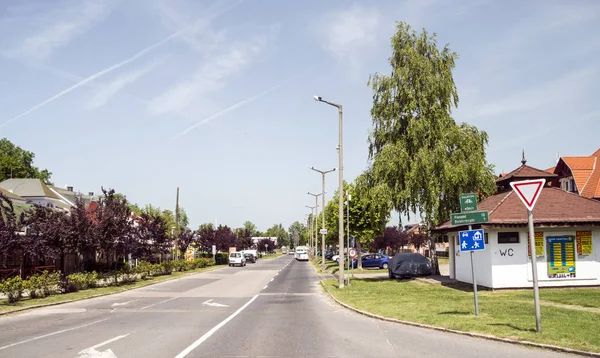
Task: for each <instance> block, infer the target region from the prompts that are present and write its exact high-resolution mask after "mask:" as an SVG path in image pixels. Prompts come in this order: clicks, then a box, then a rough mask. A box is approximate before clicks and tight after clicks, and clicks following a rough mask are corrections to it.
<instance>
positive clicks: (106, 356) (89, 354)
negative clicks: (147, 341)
mask: <svg viewBox="0 0 600 358" xmlns="http://www.w3.org/2000/svg"><path fill="white" fill-rule="evenodd" d="M129 334H130V333H127V334H123V335H121V336H116V337H114V338H111V339H109V340H107V341H104V342H102V343H98V344H96V345H94V346H91V347H90V348H86V349H84V350H82V351H80V352H79V353H78V354H79V357H80V358H83V357H85V358H96V357H102V358H113V357H114V358H117V356H116V355H115V353H113V351H112V350H111V349H107V350H105V351H102V352H100V351H97V350H96V348H99V347H102V346H104V345H107V344H109V343H112V342H114V341H118V340H119V339H121V338H125V337H127V336H128V335H129Z"/></svg>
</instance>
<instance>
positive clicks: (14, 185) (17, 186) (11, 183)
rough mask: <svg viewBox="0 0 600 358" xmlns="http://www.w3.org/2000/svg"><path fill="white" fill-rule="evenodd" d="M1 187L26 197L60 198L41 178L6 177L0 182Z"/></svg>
mask: <svg viewBox="0 0 600 358" xmlns="http://www.w3.org/2000/svg"><path fill="white" fill-rule="evenodd" d="M0 188H2V189H6V190H8V191H10V192H11V193H13V194H17V195H19V196H22V197H24V198H27V197H33V196H35V197H46V198H52V199H57V200H59V199H60V198H59V197H58V195H56V194H55V193H53V192H52V191H51V190H50V189H49V188H48V186H47V185H46V184H44V182H43V181H41V180H40V179H14V178H12V179H6V180H5V181H3V182H2V183H0Z"/></svg>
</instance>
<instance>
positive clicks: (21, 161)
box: [0, 138, 52, 184]
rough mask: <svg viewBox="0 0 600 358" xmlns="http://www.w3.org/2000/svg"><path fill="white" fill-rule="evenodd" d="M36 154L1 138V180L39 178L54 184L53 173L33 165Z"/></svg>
mask: <svg viewBox="0 0 600 358" xmlns="http://www.w3.org/2000/svg"><path fill="white" fill-rule="evenodd" d="M34 158H35V154H33V153H32V152H29V151H26V150H24V149H22V148H21V147H19V146H16V145H14V144H13V143H11V142H10V141H9V140H8V139H6V138H2V139H0V182H2V181H4V180H6V179H9V178H37V179H41V180H42V181H43V182H44V183H46V184H52V182H50V177H51V176H52V173H50V172H49V171H48V170H46V169H43V170H40V169H39V168H38V167H36V166H34V165H33V160H34Z"/></svg>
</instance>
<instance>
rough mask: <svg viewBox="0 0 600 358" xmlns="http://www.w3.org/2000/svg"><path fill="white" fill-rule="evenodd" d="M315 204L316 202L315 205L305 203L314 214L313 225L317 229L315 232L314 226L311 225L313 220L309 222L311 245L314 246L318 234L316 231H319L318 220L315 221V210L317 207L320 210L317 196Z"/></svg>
mask: <svg viewBox="0 0 600 358" xmlns="http://www.w3.org/2000/svg"><path fill="white" fill-rule="evenodd" d="M315 204H316V205H315V206H308V205H305V206H306V207H307V208H309V209H310V212H311V214H312V221H313V223H312V226H314V227H315V231H314V232H313V230H312V227H311V222H310V221H309V222H308V225H309V226H308V227H309V230H310V238H311V242H310V247H314V243H315V240H316V235H317V233H316V231H317V224H316V221H315V216H316V214H315V212H314V210H315V209H317V210H319V203H318V202H317V200H316V198H315Z"/></svg>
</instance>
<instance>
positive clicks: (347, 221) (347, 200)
mask: <svg viewBox="0 0 600 358" xmlns="http://www.w3.org/2000/svg"><path fill="white" fill-rule="evenodd" d="M350 200H352V195H350V194H349V193H348V190H346V228H347V230H348V231H347V232H348V234H347V238H346V239H347V240H348V241H347V242H346V245H347V247H348V285H350ZM352 267H354V266H352Z"/></svg>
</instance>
